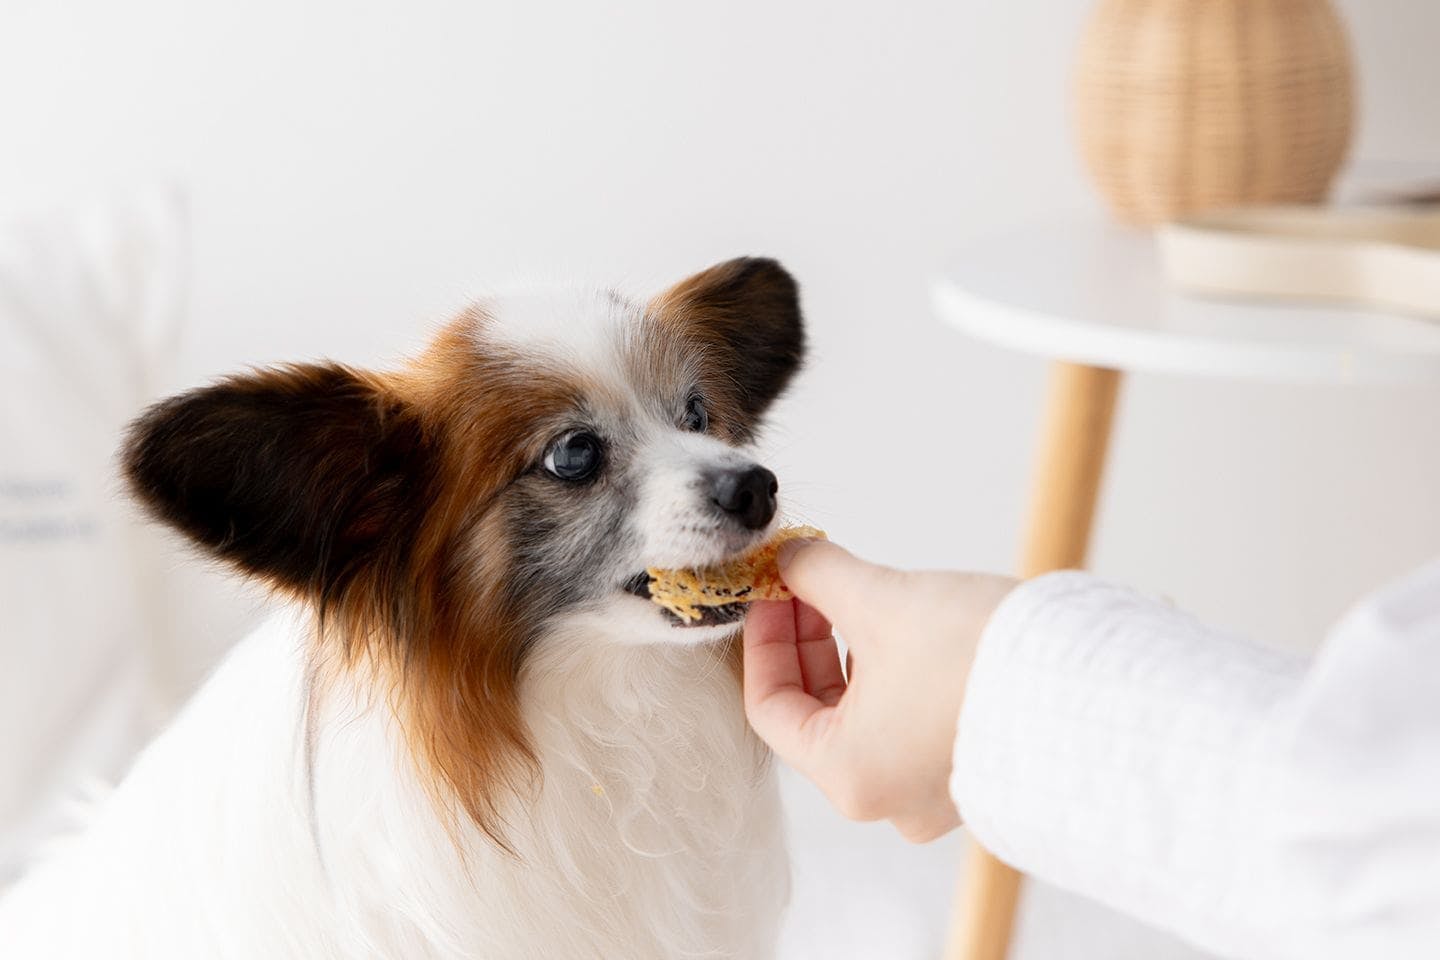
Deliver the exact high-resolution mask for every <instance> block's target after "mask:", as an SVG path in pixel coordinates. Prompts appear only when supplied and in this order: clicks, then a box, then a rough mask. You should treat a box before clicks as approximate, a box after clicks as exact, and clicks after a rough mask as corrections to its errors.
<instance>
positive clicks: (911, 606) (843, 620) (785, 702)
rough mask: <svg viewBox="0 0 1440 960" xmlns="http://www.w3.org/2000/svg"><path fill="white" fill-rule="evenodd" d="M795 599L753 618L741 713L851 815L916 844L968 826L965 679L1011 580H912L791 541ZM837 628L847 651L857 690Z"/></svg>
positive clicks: (789, 566)
mask: <svg viewBox="0 0 1440 960" xmlns="http://www.w3.org/2000/svg"><path fill="white" fill-rule="evenodd" d="M780 575H781V577H782V578H783V579H784V580H785V583H786V585H787V586H788V587H789V588H790V589H791V591H793V592H794V593H795V595H796V597H797V598H798V599H796V600H792V601H780V602H759V603H756V604H755V605H754V608H753V609H752V610H751V611H750V613H749V615H748V616H747V617H746V621H745V712H746V715H747V716H748V717H749V718H750V724H751V726H752V727H754V728H755V732H756V733H758V734H759V735H760V737H761V738H762V739H764V740H765V742H766V743H768V744H770V746H771V748H773V749H774V750H775V752H776V753H778V754H779V755H780V756H781V757H783V758H784V759H785V760H786V761H787V762H789V763H790V765H791V766H793V767H795V768H796V769H797V770H799V771H800V772H801V773H803V774H804V775H805V776H807V777H809V778H810V779H811V780H813V781H814V782H815V783H816V785H818V786H819V787H820V789H821V790H823V791H824V793H825V795H826V796H827V797H829V799H830V801H831V803H833V804H834V805H835V806H836V808H838V809H839V810H840V812H841V813H842V814H844V815H845V816H847V817H849V818H851V819H852V820H882V819H883V820H889V821H891V822H892V823H894V824H895V826H896V828H897V829H899V831H900V833H901V834H902V835H903V836H904V837H905V839H907V840H911V841H914V842H917V843H921V842H925V841H928V840H933V839H934V838H936V837H938V836H941V835H942V834H945V833H948V832H949V831H950V830H952V829H954V828H955V827H956V826H958V825H959V823H960V817H959V815H958V814H957V812H956V810H955V806H954V804H953V803H951V801H950V795H949V787H948V780H949V776H950V765H951V760H950V757H951V749H952V746H953V744H954V739H955V724H956V720H957V719H958V717H959V713H960V705H961V702H962V701H963V699H964V693H965V681H966V679H967V677H968V676H969V673H970V663H971V660H972V658H973V657H974V654H975V647H976V644H977V643H978V642H979V640H980V633H981V631H982V630H983V629H984V627H985V624H986V623H987V622H988V621H989V619H990V614H991V613H992V612H993V611H994V609H995V608H996V606H998V605H999V603H1000V601H1001V600H1002V599H1003V598H1004V597H1005V595H1006V594H1007V593H1009V592H1010V590H1011V589H1012V588H1013V587H1014V586H1015V584H1016V583H1017V581H1016V580H1014V579H1013V578H1010V577H1000V576H991V575H987V574H964V573H938V572H935V573H910V572H905V571H900V570H894V569H891V568H889V567H882V566H877V565H876V564H872V563H867V562H866V561H864V560H861V559H859V558H857V557H854V556H852V555H851V554H850V553H849V552H847V551H846V550H844V549H843V548H841V547H839V546H837V545H835V544H833V543H830V542H828V541H807V542H800V543H796V544H795V545H793V546H792V545H788V544H787V545H786V548H782V551H781V555H780ZM831 623H833V624H834V625H835V626H836V627H837V628H839V630H840V632H841V634H843V635H844V637H845V641H846V643H847V645H848V646H849V648H850V662H851V664H852V668H851V670H850V671H849V678H848V682H847V678H846V672H845V671H842V669H841V665H840V657H839V652H838V648H837V646H836V643H835V637H834V634H833V633H832V632H831V626H830V625H831Z"/></svg>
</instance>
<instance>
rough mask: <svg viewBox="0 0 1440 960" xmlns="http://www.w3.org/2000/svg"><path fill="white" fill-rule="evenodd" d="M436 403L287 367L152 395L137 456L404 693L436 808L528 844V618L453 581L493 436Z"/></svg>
mask: <svg viewBox="0 0 1440 960" xmlns="http://www.w3.org/2000/svg"><path fill="white" fill-rule="evenodd" d="M453 352H455V353H456V355H457V356H458V355H459V353H460V352H459V351H453ZM462 379H463V378H462ZM428 412H429V414H430V416H429V418H428V419H427V418H424V417H422V416H421V415H420V410H419V409H418V407H417V405H416V404H414V403H413V402H412V401H411V400H410V399H408V397H402V396H401V395H400V394H398V393H397V392H396V391H395V390H394V389H392V388H391V387H390V385H389V384H388V383H387V381H385V380H383V379H381V378H379V377H374V376H370V375H367V374H364V373H361V372H358V371H353V370H350V369H348V368H346V367H343V366H339V365H334V364H321V365H300V366H287V367H277V368H273V369H268V370H263V371H259V372H256V373H253V374H247V375H242V376H236V377H230V378H228V379H225V380H222V381H220V382H219V383H217V384H215V385H213V386H209V387H204V388H201V389H197V390H192V391H190V392H188V393H184V394H181V395H180V396H177V397H173V398H171V399H168V400H165V401H162V402H160V403H158V404H156V405H155V406H153V407H151V408H150V409H149V410H147V411H146V412H145V413H144V414H143V415H142V416H141V417H140V418H139V419H138V420H137V421H136V422H135V423H134V424H133V425H132V427H131V428H130V431H129V434H128V436H127V438H126V442H125V446H124V450H123V454H122V460H123V464H122V465H123V470H124V474H125V477H126V479H127V481H128V483H129V486H130V488H131V490H132V492H133V493H134V495H135V496H136V497H137V498H138V499H139V501H140V502H141V503H142V504H143V505H144V506H145V508H146V510H147V511H148V512H149V513H150V514H151V515H152V516H154V517H155V518H156V519H158V520H160V521H162V522H164V523H166V524H168V525H170V526H172V527H174V528H176V529H177V530H179V531H180V532H182V533H183V534H185V535H186V536H187V537H188V538H189V539H190V540H191V541H193V542H194V543H195V544H196V545H198V546H199V547H201V548H202V549H203V550H204V551H205V552H207V553H208V554H210V555H211V556H214V557H216V558H218V559H220V560H222V561H224V562H226V563H229V564H231V565H233V566H234V567H236V568H237V569H239V570H240V571H242V572H244V573H246V574H249V575H252V576H255V577H258V578H260V579H262V580H264V581H266V582H268V583H269V584H271V585H272V586H274V587H275V588H277V589H279V590H280V591H282V592H285V593H288V594H291V595H293V596H297V597H300V598H302V599H304V600H306V601H308V602H309V603H311V604H312V606H313V607H314V609H315V610H316V612H317V615H318V617H319V636H318V638H317V639H318V640H319V644H318V648H317V655H319V656H321V657H323V658H324V660H325V661H327V662H328V663H331V664H334V665H335V666H337V667H341V668H348V669H369V670H372V671H375V672H376V673H375V677H374V679H375V681H376V682H377V683H378V684H380V685H381V689H387V690H388V691H389V695H391V696H393V697H394V698H395V700H394V705H395V707H396V709H397V710H398V711H399V713H400V715H401V716H402V717H403V718H404V721H403V724H402V726H403V730H404V735H405V737H406V738H407V740H408V742H409V745H410V749H411V752H412V754H413V755H414V757H415V759H416V761H417V764H418V768H417V769H418V770H419V771H420V772H421V774H422V780H423V782H424V783H425V785H426V787H427V789H429V790H430V792H431V794H432V796H433V798H434V801H435V805H436V809H437V812H438V813H439V814H440V815H441V816H442V818H444V819H445V820H446V822H447V824H448V825H449V826H450V827H451V828H452V830H453V829H455V828H458V827H459V826H460V823H461V819H462V818H464V817H468V819H469V820H470V821H472V822H473V823H474V824H475V826H477V827H479V829H481V830H482V831H483V832H485V833H486V834H487V835H488V836H489V837H490V838H491V840H493V841H494V842H495V843H496V845H497V846H499V847H500V848H501V849H504V850H507V851H511V852H512V853H513V850H512V848H511V846H510V844H509V843H508V842H507V839H506V837H505V836H504V832H505V831H504V826H505V825H504V819H503V810H504V809H505V808H506V807H507V805H508V804H507V802H506V799H505V798H506V797H508V796H511V795H514V794H515V793H516V792H523V791H524V790H525V789H526V788H527V786H528V785H530V784H532V783H533V779H534V777H535V775H536V773H537V772H538V766H537V764H536V763H535V759H534V755H533V752H532V751H531V748H530V746H529V743H528V741H527V738H526V734H525V729H524V724H523V722H522V720H521V717H520V711H519V702H518V695H517V691H516V687H517V685H518V677H519V671H520V661H521V658H522V656H523V652H524V649H525V645H526V642H527V639H528V638H527V637H526V635H525V632H524V631H525V628H526V626H527V624H528V622H529V621H528V620H527V618H525V617H524V616H523V615H522V614H523V612H522V611H514V610H512V609H511V607H512V606H513V605H512V604H506V603H504V602H503V600H502V598H500V597H497V596H474V595H472V594H471V592H470V591H468V590H465V589H460V588H459V587H458V585H457V584H455V583H454V581H453V576H454V571H453V570H452V569H451V568H450V567H449V565H448V563H449V558H450V557H451V556H452V555H453V551H454V543H455V539H454V538H455V537H457V536H460V535H462V532H463V531H464V529H465V517H466V508H465V503H467V502H472V501H473V500H474V499H475V497H474V496H473V494H474V491H471V490H469V489H468V488H466V487H465V486H463V484H462V483H461V482H460V481H459V480H458V479H457V478H459V477H467V476H473V475H474V474H475V471H474V469H473V464H474V463H475V462H479V460H478V459H477V458H481V457H482V456H483V452H484V451H483V449H479V448H477V449H474V450H468V449H467V450H464V451H462V452H461V453H459V454H457V453H456V452H455V451H453V450H449V449H448V448H442V446H441V444H440V442H439V439H438V437H439V435H440V434H441V433H442V432H443V430H444V429H445V428H444V427H443V426H442V425H440V424H439V423H438V422H437V419H436V411H433V410H431V411H428ZM453 414H454V416H455V417H456V418H459V419H462V420H467V421H468V420H469V419H470V417H469V414H467V413H466V411H464V410H456V411H454V412H453ZM442 416H443V411H442ZM482 419H483V418H482ZM483 446H484V445H483V444H482V445H481V447H482V448H483ZM446 477H448V478H449V479H448V480H447V479H446ZM492 586H493V585H492ZM532 619H533V618H532ZM335 654H338V655H339V659H338V660H335V659H332V658H333V656H334V655H335ZM455 836H456V838H457V841H458V839H459V834H458V833H456V834H455Z"/></svg>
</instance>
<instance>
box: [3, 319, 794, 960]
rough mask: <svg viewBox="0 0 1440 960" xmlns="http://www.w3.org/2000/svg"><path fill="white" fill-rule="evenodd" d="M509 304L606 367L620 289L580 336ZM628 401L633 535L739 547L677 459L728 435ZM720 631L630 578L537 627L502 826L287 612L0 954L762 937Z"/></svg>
mask: <svg viewBox="0 0 1440 960" xmlns="http://www.w3.org/2000/svg"><path fill="white" fill-rule="evenodd" d="M503 306H504V309H497V310H495V311H494V312H495V313H498V314H499V315H500V316H502V317H510V318H515V319H514V320H513V321H512V322H508V325H502V326H500V327H499V328H498V329H499V330H500V331H503V334H504V335H505V336H506V338H507V339H509V340H510V341H511V342H512V343H514V345H515V346H516V347H518V348H520V349H523V350H525V351H526V352H527V353H534V352H539V351H543V350H545V349H546V348H547V345H548V344H553V343H554V342H555V341H556V340H557V339H561V340H563V339H564V337H562V335H561V334H562V330H563V331H564V334H565V336H568V337H569V338H570V339H569V341H568V344H569V348H570V349H569V350H567V356H566V357H565V358H564V359H565V360H566V361H567V362H587V361H588V363H589V365H590V366H591V367H592V368H593V369H595V370H598V371H605V370H611V371H613V370H614V369H615V366H616V364H615V361H614V350H615V345H616V343H617V337H621V336H623V326H624V323H625V322H629V321H630V320H633V313H634V311H627V310H626V309H624V308H620V307H614V306H612V305H609V304H607V303H606V302H604V301H603V300H590V301H587V310H588V312H589V313H590V314H591V319H592V321H593V322H591V323H581V324H578V327H579V330H580V331H586V330H588V331H589V332H588V333H578V342H577V329H576V327H577V325H575V324H573V323H570V325H569V326H566V325H565V324H562V323H560V321H559V320H557V319H556V318H557V317H563V318H566V319H567V322H569V320H571V319H573V317H574V316H575V311H574V309H573V307H574V304H573V303H566V304H564V305H563V306H564V307H565V308H566V309H564V310H562V309H561V308H560V307H554V308H552V306H551V305H550V304H548V303H546V302H544V301H538V300H532V301H529V302H527V303H524V304H520V303H514V302H512V303H508V304H504V305H503ZM618 386H620V385H617V387H618ZM618 392H620V391H618V390H617V393H618ZM637 420H647V421H653V422H651V423H650V426H649V428H648V433H647V436H648V437H649V439H648V440H647V446H646V450H645V452H644V454H643V456H644V457H645V459H646V461H647V462H648V463H650V464H651V466H652V467H653V469H650V470H648V471H647V476H648V477H649V480H648V481H647V484H646V489H645V491H644V492H643V494H642V495H641V497H640V503H639V505H638V507H637V509H638V510H639V511H640V513H639V520H640V527H641V529H642V530H644V531H645V532H646V538H645V539H646V542H645V543H644V544H642V545H640V547H641V548H640V552H641V553H643V554H644V555H645V556H644V559H645V560H647V561H648V562H675V563H687V564H698V563H705V562H710V561H713V560H716V559H719V558H721V557H722V556H724V555H727V554H728V553H731V552H733V550H734V549H735V548H736V544H734V543H730V542H728V541H727V540H726V539H725V536H726V534H725V533H724V532H723V531H720V530H718V529H717V530H710V529H709V528H705V529H704V530H703V531H701V528H700V527H699V526H697V525H696V522H695V520H694V519H693V517H692V516H691V514H693V511H694V493H693V485H692V484H690V482H689V480H690V478H691V477H693V475H694V471H695V470H696V469H697V467H698V465H701V464H706V463H709V464H716V463H718V464H724V463H729V462H732V461H734V460H735V458H737V457H739V456H740V452H739V451H738V450H737V448H734V447H730V446H728V445H726V444H724V443H721V442H720V441H718V440H715V439H713V438H710V437H704V436H697V435H693V434H690V435H687V434H683V433H680V432H678V431H677V430H676V429H675V428H674V426H673V423H671V422H669V421H667V420H665V419H664V418H663V417H661V416H660V415H659V414H656V413H655V412H653V411H650V412H645V411H637ZM677 518H678V519H677ZM672 553H673V554H674V555H673V556H672V555H671V554H672ZM635 559H636V560H637V561H638V560H639V559H640V557H639V556H637V557H636V558H635ZM640 566H641V567H643V564H640ZM626 569H627V570H633V569H636V568H635V567H627V568H626ZM616 573H617V576H616V582H617V583H618V582H619V580H620V577H619V573H620V571H617V572H616ZM734 629H735V628H734V627H733V626H732V627H710V628H691V629H688V630H684V631H676V630H672V629H671V628H669V627H668V626H667V625H665V624H664V622H663V621H662V620H661V618H660V617H659V614H658V611H657V610H656V608H655V607H654V606H653V605H651V604H649V603H647V602H646V601H643V600H640V599H638V598H635V597H631V596H626V595H623V594H620V593H618V592H617V595H616V596H615V597H614V598H613V600H612V602H611V603H609V604H608V605H606V606H605V607H604V608H602V609H600V610H599V611H596V610H591V611H589V612H577V613H576V614H574V615H572V616H570V617H569V618H568V619H566V620H562V621H561V622H560V623H559V624H557V625H556V626H555V627H554V628H553V629H551V630H550V631H549V632H548V633H547V635H546V636H545V637H544V639H543V641H542V642H541V643H540V644H538V645H537V647H536V649H535V650H534V652H533V653H532V654H530V656H529V658H528V659H527V661H526V663H525V666H524V668H523V669H524V672H523V674H522V680H521V688H520V703H521V706H522V712H523V718H524V721H525V725H526V727H527V730H528V732H529V735H530V738H531V743H532V746H533V748H534V753H535V755H536V757H537V758H538V759H539V763H540V774H541V777H540V780H539V781H538V784H537V791H538V792H536V793H535V794H534V795H533V796H530V795H524V796H517V797H512V798H510V800H509V802H508V806H506V807H505V810H504V812H505V818H504V819H505V823H504V828H503V829H504V833H505V836H506V839H507V840H508V841H509V843H510V844H511V845H512V846H513V848H514V849H513V852H507V851H505V850H503V849H501V848H500V847H499V846H497V845H496V844H494V843H493V842H492V841H491V840H490V839H488V838H487V837H485V836H484V835H482V834H481V833H480V831H479V829H478V828H477V827H475V826H474V825H473V824H472V823H470V822H469V821H468V820H467V819H466V818H465V817H464V816H463V815H457V816H455V817H453V818H450V822H448V823H447V822H446V821H447V818H445V817H444V816H441V815H438V813H437V807H436V803H435V798H434V797H433V796H432V795H431V794H430V793H429V792H427V791H426V789H425V786H424V784H423V783H422V782H421V780H420V779H419V776H418V775H417V769H416V765H415V763H414V760H413V758H412V757H411V756H410V755H409V753H408V749H409V748H408V747H407V744H406V742H405V738H404V737H403V735H402V732H401V731H400V730H399V729H398V724H397V720H396V713H395V711H394V709H393V706H394V705H393V703H392V702H391V700H390V698H389V697H388V695H387V691H386V690H385V686H384V684H383V683H381V684H379V685H378V686H377V685H376V684H375V683H374V677H373V675H370V674H368V673H367V672H366V671H364V670H360V671H337V672H336V675H335V676H334V677H329V678H327V679H326V682H324V683H316V682H314V678H313V677H311V676H309V675H307V671H308V670H310V669H312V668H311V667H310V666H308V665H309V664H311V663H312V657H311V655H310V653H309V652H308V651H310V650H311V649H312V648H313V643H312V641H313V637H312V631H313V630H314V624H313V622H312V620H311V615H310V614H309V613H308V612H306V611H302V610H300V609H299V608H296V609H294V610H290V611H288V612H286V613H284V614H282V615H279V616H277V617H275V618H274V619H273V620H271V621H270V622H269V623H268V624H266V625H265V626H264V627H263V628H261V629H260V630H259V631H258V632H256V633H255V634H254V635H252V636H251V637H250V638H248V639H247V640H246V641H244V642H243V643H242V644H241V645H240V646H239V647H237V648H236V649H235V650H234V651H233V652H232V654H231V655H230V656H229V657H228V658H227V659H226V661H225V662H224V663H223V664H222V665H221V667H220V668H219V670H218V671H217V672H216V674H215V675H214V676H213V677H212V678H211V680H210V681H209V682H208V683H207V684H206V685H205V686H204V688H203V689H202V690H201V692H200V693H199V694H198V695H197V697H196V698H195V699H194V700H193V701H192V702H191V703H190V704H189V705H188V706H187V707H186V708H185V710H184V711H183V712H182V714H181V715H180V716H179V718H178V719H177V720H176V721H175V722H174V724H173V725H172V726H171V727H170V728H169V729H168V730H167V731H166V732H165V733H164V734H163V735H162V736H161V737H159V739H157V740H156V741H155V742H154V743H153V744H152V745H151V746H150V747H149V748H148V749H147V750H146V751H145V752H144V753H143V754H142V755H141V756H140V758H139V760H138V761H137V763H136V764H135V767H134V768H133V770H132V772H131V773H130V775H129V776H128V777H127V778H126V779H125V780H124V781H123V782H122V783H121V784H120V785H119V786H118V787H117V788H116V790H115V791H114V793H113V794H112V795H111V796H110V797H109V798H108V799H107V800H106V801H105V802H104V803H103V804H102V805H101V806H100V807H99V808H98V810H97V812H96V816H95V819H94V821H93V822H92V823H91V824H90V825H89V826H88V828H87V829H86V831H85V832H83V833H82V834H80V835H79V836H77V837H75V838H73V839H70V840H67V841H65V842H64V843H63V844H62V845H61V846H59V847H58V848H57V849H56V850H55V851H54V853H53V855H52V856H50V857H49V858H47V859H46V860H45V861H44V862H43V863H42V864H40V865H39V866H37V867H36V868H35V869H34V870H33V871H32V872H31V873H30V874H29V875H28V876H26V877H25V878H24V879H22V880H21V881H20V882H19V883H18V885H17V886H16V887H14V888H13V889H12V890H11V891H10V892H9V893H8V894H7V895H6V896H5V897H4V899H3V900H0V958H4V960H42V958H56V960H101V958H105V960H142V958H143V960H200V958H207V960H209V958H215V960H331V958H335V960H340V958H343V960H361V958H365V960H369V958H374V960H381V958H384V960H420V958H426V960H448V958H456V960H459V958H466V960H475V958H486V960H534V958H565V960H578V958H592V957H593V958H607V960H618V958H624V960H645V958H657V960H658V958H701V957H704V958H745V960H752V958H763V957H766V956H769V955H770V953H771V951H772V950H773V946H774V943H775V940H776V934H777V928H778V923H779V916H780V913H781V910H782V907H783V906H784V903H785V901H786V899H787V896H788V883H789V877H788V870H787V866H786V863H785V858H784V853H783V839H782V836H781V814H780V807H779V800H778V796H777V791H776V785H775V780H774V776H773V774H772V772H771V770H770V760H769V757H768V754H767V752H766V751H765V749H764V747H763V746H762V745H761V744H760V743H759V741H758V740H756V739H755V737H754V735H753V734H751V733H750V732H749V731H748V728H747V726H746V721H745V718H744V715H743V710H742V707H741V696H740V690H739V684H738V680H737V678H736V676H735V674H734V671H733V670H732V668H731V667H730V665H729V664H727V663H725V662H723V661H722V650H723V646H722V644H721V643H719V642H704V641H720V640H722V639H723V638H724V637H725V636H726V635H728V634H729V633H732V632H733V630H734ZM657 638H659V639H661V640H663V641H668V642H656V640H657ZM522 793H523V792H522Z"/></svg>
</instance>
